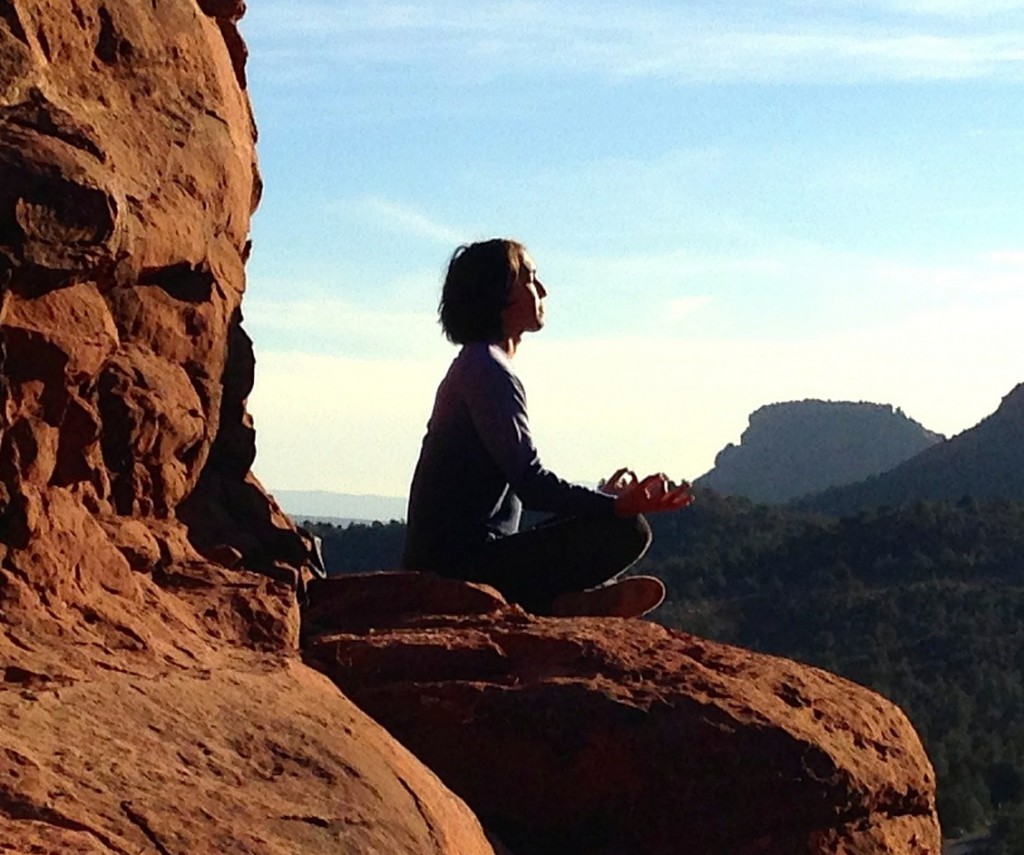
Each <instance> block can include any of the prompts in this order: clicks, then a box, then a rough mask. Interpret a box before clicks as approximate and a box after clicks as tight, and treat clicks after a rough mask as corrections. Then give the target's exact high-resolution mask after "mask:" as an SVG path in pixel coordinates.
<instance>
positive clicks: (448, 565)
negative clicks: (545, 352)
mask: <svg viewBox="0 0 1024 855" xmlns="http://www.w3.org/2000/svg"><path fill="white" fill-rule="evenodd" d="M524 506H525V507H526V508H527V509H529V510H536V511H549V512H552V513H555V514H566V515H567V514H598V515H610V514H612V513H614V509H615V499H614V497H612V496H609V495H606V494H605V493H601V492H598V491H596V490H591V489H589V488H587V487H581V486H579V485H576V484H570V483H568V482H567V481H563V480H562V479H561V478H559V477H558V476H557V475H555V474H554V473H553V472H549V471H548V470H547V469H545V468H544V467H543V466H542V465H541V462H540V457H539V456H538V454H537V449H536V447H535V446H534V444H533V439H532V437H531V436H530V424H529V420H528V418H527V415H526V394H525V392H524V391H523V384H522V383H521V382H520V381H519V378H518V377H516V375H515V373H514V372H513V371H512V365H511V363H510V361H509V359H508V357H507V356H506V355H505V353H504V351H502V350H501V348H500V347H498V346H497V345H493V344H490V345H489V344H486V343H483V342H480V343H476V342H474V343H470V344H466V345H464V346H463V348H462V350H461V351H460V352H459V355H458V356H457V357H456V358H455V360H454V361H453V362H452V364H451V367H450V368H449V369H448V373H447V375H445V378H444V380H443V381H442V382H441V385H440V387H439V388H438V390H437V397H436V399H435V401H434V411H433V413H432V414H431V416H430V421H429V422H428V424H427V434H426V436H425V437H424V439H423V447H422V449H421V451H420V459H419V462H418V463H417V464H416V471H415V473H414V474H413V479H412V487H411V488H410V493H409V511H408V528H407V531H406V541H405V552H404V555H403V558H402V566H403V567H405V568H407V569H410V570H431V571H434V572H439V573H449V574H452V573H454V574H457V573H458V571H459V567H460V565H461V564H462V563H463V562H464V561H465V560H466V559H467V558H468V557H469V556H471V555H472V554H473V552H474V551H475V550H476V549H478V548H479V547H480V546H482V545H483V544H484V543H486V542H487V541H488V540H493V539H495V538H498V537H505V536H507V535H510V534H514V533H515V532H516V531H518V530H519V518H520V515H521V513H522V509H523V507H524Z"/></svg>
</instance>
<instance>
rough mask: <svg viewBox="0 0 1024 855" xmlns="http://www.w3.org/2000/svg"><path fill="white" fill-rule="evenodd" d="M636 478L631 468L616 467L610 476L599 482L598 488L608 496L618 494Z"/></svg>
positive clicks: (632, 483)
mask: <svg viewBox="0 0 1024 855" xmlns="http://www.w3.org/2000/svg"><path fill="white" fill-rule="evenodd" d="M636 480H637V479H636V473H635V472H634V471H633V470H632V469H626V468H622V469H617V470H616V471H615V473H614V474H613V475H612V476H611V477H609V478H605V479H604V480H603V481H601V482H600V484H599V485H598V489H599V490H600V491H601V492H602V493H607V494H608V495H609V496H618V495H621V494H622V493H623V491H625V490H627V489H629V488H630V487H631V486H632V485H634V484H636Z"/></svg>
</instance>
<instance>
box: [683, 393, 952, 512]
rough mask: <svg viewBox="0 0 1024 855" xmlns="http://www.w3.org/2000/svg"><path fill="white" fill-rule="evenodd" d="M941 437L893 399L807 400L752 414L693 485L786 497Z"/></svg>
mask: <svg viewBox="0 0 1024 855" xmlns="http://www.w3.org/2000/svg"><path fill="white" fill-rule="evenodd" d="M943 439H944V437H943V436H942V435H941V434H938V433H934V432H933V431H930V430H928V429H927V428H925V427H923V426H922V425H921V424H919V423H918V422H916V421H914V420H913V419H911V418H909V417H907V416H906V415H905V414H904V413H903V411H902V410H900V409H899V408H895V409H894V408H893V407H892V406H890V405H888V404H873V403H867V402H852V401H820V400H804V401H790V402H786V403H776V404H768V405H767V406H764V407H761V408H760V409H758V410H755V411H754V412H753V413H751V415H750V424H749V426H748V427H747V429H746V430H745V431H744V432H743V435H742V436H741V437H740V444H739V445H734V444H732V443H730V444H729V445H727V446H726V447H725V448H723V449H722V450H721V451H720V452H719V453H718V455H717V457H716V458H715V466H714V468H713V469H712V470H711V471H709V472H708V473H706V474H705V475H702V476H701V477H700V478H698V479H697V480H696V482H695V483H696V486H698V487H703V488H707V489H711V490H714V491H715V492H717V493H721V494H724V495H732V496H745V497H746V498H749V499H751V500H753V501H756V502H765V503H782V502H787V501H789V500H791V499H795V498H797V497H799V496H804V495H806V494H808V493H818V492H821V491H823V490H826V489H828V488H830V487H837V486H840V485H844V484H852V483H855V482H858V481H862V480H864V479H865V478H868V477H870V476H872V475H878V474H879V473H882V472H885V471H887V470H889V469H892V468H893V467H894V466H897V465H899V464H900V463H903V462H904V461H906V460H909V459H910V458H912V457H914V456H915V455H917V454H919V453H921V452H923V451H925V450H926V449H928V448H930V447H932V446H934V445H936V444H937V443H941V442H942V441H943Z"/></svg>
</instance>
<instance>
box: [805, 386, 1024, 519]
mask: <svg viewBox="0 0 1024 855" xmlns="http://www.w3.org/2000/svg"><path fill="white" fill-rule="evenodd" d="M964 496H968V497H970V498H974V499H996V498H1002V499H1014V500H1017V501H1024V383H1022V384H1019V385H1017V386H1016V387H1014V389H1012V390H1011V391H1010V392H1009V393H1008V394H1007V395H1006V396H1005V397H1004V398H1003V400H1002V402H1001V403H1000V405H999V407H998V408H997V409H996V411H995V412H994V413H992V415H990V416H988V417H987V418H985V419H982V421H980V422H979V423H978V424H977V425H975V426H974V427H973V428H970V429H969V430H965V431H964V432H963V433H960V434H957V435H956V436H955V437H953V438H952V439H949V440H946V441H945V442H941V443H938V444H936V445H934V446H932V447H930V448H928V449H926V450H925V451H923V452H921V453H920V454H918V455H916V456H914V457H913V458H911V459H909V460H907V461H905V462H903V463H901V464H900V465H898V466H896V467H894V468H893V469H891V470H889V471H887V472H884V473H882V474H879V475H877V476H875V477H872V478H868V479H867V480H865V481H862V482H860V483H857V484H850V485H847V486H844V487H837V488H834V489H829V490H826V491H823V492H821V493H820V494H818V495H813V496H806V497H803V498H801V499H799V500H798V501H797V502H794V506H795V507H797V508H800V509H807V510H820V511H824V512H826V513H832V514H849V513H854V512H856V511H858V510H861V509H863V508H870V507H878V506H880V505H890V506H894V507H895V506H897V505H901V504H905V503H906V502H910V501H915V500H933V501H937V500H948V501H957V500H959V499H960V498H962V497H964Z"/></svg>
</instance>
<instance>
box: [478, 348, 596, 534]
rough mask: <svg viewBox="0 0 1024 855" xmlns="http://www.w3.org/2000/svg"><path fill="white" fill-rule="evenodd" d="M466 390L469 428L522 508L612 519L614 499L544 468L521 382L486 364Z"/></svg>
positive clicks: (506, 371) (501, 368) (495, 365)
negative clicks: (533, 434) (608, 516)
mask: <svg viewBox="0 0 1024 855" xmlns="http://www.w3.org/2000/svg"><path fill="white" fill-rule="evenodd" d="M469 380H470V382H469V383H468V384H467V388H466V390H465V392H466V396H465V400H466V404H467V406H468V408H469V413H470V417H471V419H472V422H473V427H474V429H475V430H476V432H477V434H478V436H479V437H480V440H481V442H482V443H483V445H484V448H486V449H487V453H488V454H489V455H490V456H491V458H492V459H493V460H494V462H495V464H496V465H497V466H498V469H499V470H500V471H501V472H502V474H503V475H504V476H505V478H506V479H507V480H508V482H509V484H510V485H511V486H512V489H513V490H514V491H515V493H516V495H517V496H519V498H520V500H521V501H522V503H523V505H524V506H525V507H526V508H527V509H529V510H533V511H548V512H551V513H556V514H602V515H604V514H608V515H610V514H612V513H614V511H615V498H614V497H613V496H609V495H607V494H606V493H601V492H599V491H597V490H591V489H589V488H587V487H583V486H580V485H578V484H571V483H569V482H568V481H564V480H562V479H561V478H559V477H558V476H557V475H555V474H554V473H553V472H550V471H549V470H547V469H545V468H544V466H543V465H542V464H541V462H540V456H539V454H538V453H537V449H536V447H535V446H534V444H533V437H532V436H531V434H530V423H529V419H528V417H527V413H526V393H525V390H524V389H523V385H522V383H521V382H520V381H519V378H518V377H516V376H515V374H513V373H512V372H511V371H510V370H509V369H508V368H506V367H505V366H503V365H501V364H500V363H498V362H497V361H495V360H493V359H490V360H488V361H486V362H481V363H480V364H478V366H477V370H475V371H474V372H473V373H472V376H471V378H469Z"/></svg>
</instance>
